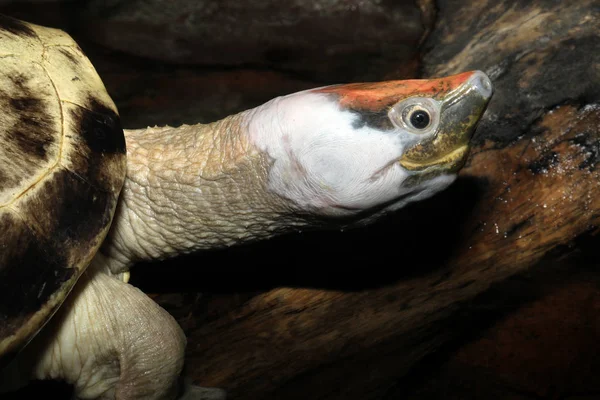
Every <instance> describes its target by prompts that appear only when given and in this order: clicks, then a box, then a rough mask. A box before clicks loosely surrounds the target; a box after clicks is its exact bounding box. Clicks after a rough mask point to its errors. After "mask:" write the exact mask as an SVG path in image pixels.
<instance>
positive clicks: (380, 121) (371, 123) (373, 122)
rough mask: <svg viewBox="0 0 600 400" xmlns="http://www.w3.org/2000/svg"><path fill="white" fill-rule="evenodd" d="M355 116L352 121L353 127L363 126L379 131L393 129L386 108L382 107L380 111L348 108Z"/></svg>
mask: <svg viewBox="0 0 600 400" xmlns="http://www.w3.org/2000/svg"><path fill="white" fill-rule="evenodd" d="M349 111H351V112H352V113H353V114H354V115H356V116H357V118H356V119H355V120H354V122H352V127H353V128H354V129H360V128H363V127H365V126H367V127H369V128H373V129H377V130H380V131H389V130H392V129H394V125H393V124H392V121H391V120H390V118H389V117H388V110H387V108H384V109H383V110H380V111H370V110H359V109H350V110H349Z"/></svg>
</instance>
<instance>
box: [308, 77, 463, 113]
mask: <svg viewBox="0 0 600 400" xmlns="http://www.w3.org/2000/svg"><path fill="white" fill-rule="evenodd" d="M471 75H473V71H469V72H463V73H461V74H458V75H452V76H447V77H443V78H435V79H411V80H402V81H400V80H398V81H383V82H372V83H350V84H345V85H335V86H327V87H324V88H319V89H315V90H313V92H315V93H330V94H335V95H337V96H338V99H339V102H340V105H341V106H342V107H343V108H351V109H360V110H369V111H379V110H382V109H384V108H387V107H389V106H390V105H392V104H396V103H397V102H399V101H401V100H403V99H405V98H407V97H412V96H424V97H431V98H434V99H440V98H443V97H445V96H446V95H447V94H448V93H450V92H452V91H453V90H454V89H456V88H458V87H460V86H461V85H462V84H463V83H465V82H466V81H467V80H468V79H469V78H470V77H471Z"/></svg>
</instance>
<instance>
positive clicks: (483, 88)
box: [471, 71, 494, 98]
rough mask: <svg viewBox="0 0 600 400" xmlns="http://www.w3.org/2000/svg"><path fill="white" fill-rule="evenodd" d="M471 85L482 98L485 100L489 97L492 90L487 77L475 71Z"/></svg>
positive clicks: (490, 82)
mask: <svg viewBox="0 0 600 400" xmlns="http://www.w3.org/2000/svg"><path fill="white" fill-rule="evenodd" d="M471 85H473V87H474V88H475V89H477V91H478V92H479V93H481V95H482V96H483V97H486V98H487V97H490V96H491V95H492V92H493V90H494V88H493V86H492V81H491V80H490V78H488V76H487V75H486V74H485V73H483V72H481V71H476V72H475V73H474V74H473V77H472V78H471Z"/></svg>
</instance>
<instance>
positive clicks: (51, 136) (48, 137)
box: [2, 92, 56, 160]
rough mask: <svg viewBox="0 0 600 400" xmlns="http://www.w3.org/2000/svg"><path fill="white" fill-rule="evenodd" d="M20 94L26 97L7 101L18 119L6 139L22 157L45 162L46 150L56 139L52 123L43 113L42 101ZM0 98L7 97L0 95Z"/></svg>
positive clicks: (30, 94) (46, 114)
mask: <svg viewBox="0 0 600 400" xmlns="http://www.w3.org/2000/svg"><path fill="white" fill-rule="evenodd" d="M20 94H21V95H22V96H26V97H22V96H20V97H13V98H10V99H9V100H8V103H9V105H10V107H11V109H12V110H13V112H14V114H15V115H17V116H18V118H19V119H18V121H17V123H16V124H15V125H14V126H13V127H12V128H10V129H9V132H8V135H7V137H6V139H8V140H11V141H13V142H14V143H16V145H17V146H18V148H19V149H20V151H21V153H23V154H24V155H28V156H35V157H37V158H39V159H43V160H46V150H47V148H48V146H50V145H52V144H53V143H54V142H55V139H56V138H55V132H54V127H53V124H52V123H53V121H52V119H51V117H50V116H49V115H48V113H46V112H45V105H44V102H43V100H41V99H38V98H35V97H29V96H33V93H27V92H25V93H20ZM2 96H9V95H8V94H6V93H2Z"/></svg>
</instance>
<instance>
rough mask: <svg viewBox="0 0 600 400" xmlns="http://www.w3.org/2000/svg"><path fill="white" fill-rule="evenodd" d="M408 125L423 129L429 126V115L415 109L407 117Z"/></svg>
mask: <svg viewBox="0 0 600 400" xmlns="http://www.w3.org/2000/svg"><path fill="white" fill-rule="evenodd" d="M408 121H409V123H410V124H411V125H412V126H413V128H416V129H425V128H427V126H429V122H430V121H431V118H430V117H429V113H428V112H427V111H425V110H420V109H416V110H414V111H412V112H411V113H410V116H409V117H408Z"/></svg>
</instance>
